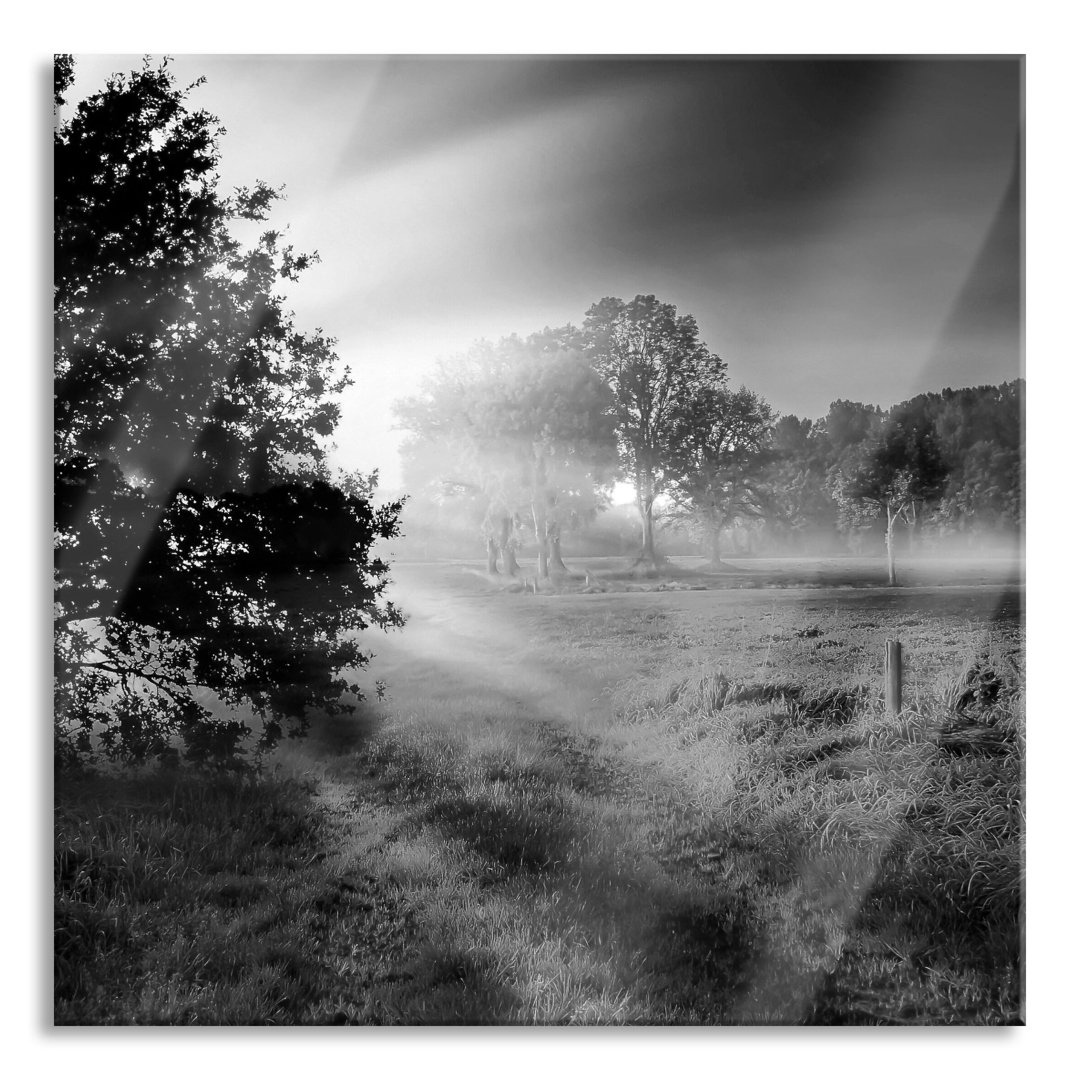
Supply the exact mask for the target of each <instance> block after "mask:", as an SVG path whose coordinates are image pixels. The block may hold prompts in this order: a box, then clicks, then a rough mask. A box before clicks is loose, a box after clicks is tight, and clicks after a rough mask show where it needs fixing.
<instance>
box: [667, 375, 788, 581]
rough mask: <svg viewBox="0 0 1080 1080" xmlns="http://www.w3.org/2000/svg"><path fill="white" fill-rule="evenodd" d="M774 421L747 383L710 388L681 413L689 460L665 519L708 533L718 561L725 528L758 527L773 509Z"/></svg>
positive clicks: (674, 487)
mask: <svg viewBox="0 0 1080 1080" xmlns="http://www.w3.org/2000/svg"><path fill="white" fill-rule="evenodd" d="M773 420H774V413H773V411H772V409H771V408H770V407H769V406H768V404H767V403H766V402H765V400H764V398H761V397H759V396H758V395H757V394H755V393H753V392H752V391H750V390H748V389H747V388H746V387H745V386H743V387H740V388H739V389H738V390H731V389H728V388H726V387H724V388H720V389H716V388H710V387H707V388H705V389H704V390H703V392H702V393H701V394H699V395H698V396H697V397H695V398H694V399H693V401H692V402H691V403H689V404H688V406H687V408H686V409H684V410H683V412H682V413H681V415H680V417H679V421H678V432H677V437H678V439H679V440H681V441H682V443H683V446H684V456H685V460H684V466H683V471H682V472H681V474H680V475H678V476H677V477H676V478H675V479H674V482H673V484H672V488H671V494H672V504H671V508H670V509H669V510H667V511H666V512H665V514H664V518H665V519H666V520H669V521H673V522H678V523H685V524H688V525H689V526H690V527H691V530H692V532H693V533H694V534H696V535H699V536H701V537H703V538H704V539H705V540H706V542H707V543H708V544H709V549H710V552H711V555H712V559H713V561H714V562H719V560H720V543H721V539H722V537H723V534H724V532H725V530H729V529H731V528H732V527H734V526H738V525H744V526H745V525H749V524H753V525H756V524H757V523H759V522H762V521H763V520H764V519H765V518H767V517H768V516H769V514H770V512H771V509H772V499H771V492H770V490H769V485H768V470H769V467H770V465H771V464H772V460H773V457H772V452H771V441H772V422H773Z"/></svg>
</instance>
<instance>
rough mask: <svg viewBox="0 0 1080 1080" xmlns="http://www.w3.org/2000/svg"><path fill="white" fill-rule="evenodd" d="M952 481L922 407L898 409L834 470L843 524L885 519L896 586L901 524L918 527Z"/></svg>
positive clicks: (891, 574)
mask: <svg viewBox="0 0 1080 1080" xmlns="http://www.w3.org/2000/svg"><path fill="white" fill-rule="evenodd" d="M947 478H948V469H947V466H946V464H945V461H944V458H943V457H942V454H941V448H940V445H939V443H938V439H937V435H936V433H935V431H934V429H933V426H932V424H931V423H930V422H929V419H928V417H927V415H926V413H925V411H924V410H923V409H921V408H920V406H919V404H918V403H915V404H914V405H912V404H911V403H904V404H903V405H898V406H896V408H894V409H893V410H892V412H891V413H890V414H889V417H888V419H887V421H886V422H885V424H884V426H883V428H882V429H881V431H880V432H878V433H876V434H871V435H870V436H869V437H868V438H867V439H865V440H864V441H863V442H862V443H860V444H856V445H855V446H852V447H849V448H848V453H847V455H846V457H845V458H844V459H843V460H842V461H841V462H840V463H839V464H838V465H837V466H836V468H835V469H834V471H833V473H832V477H831V483H832V495H833V498H834V499H835V500H836V503H837V505H838V507H839V510H840V514H841V517H842V519H843V520H845V521H848V522H852V523H856V524H858V523H866V522H869V521H873V520H875V519H877V518H879V517H881V516H884V519H885V548H886V555H887V558H888V572H889V584H890V585H895V584H896V558H895V548H894V531H895V526H896V523H897V521H899V520H904V521H906V522H907V523H909V524H911V525H914V523H915V522H916V521H917V519H918V515H919V513H920V512H921V510H922V508H923V506H924V505H925V504H926V503H928V502H930V501H931V500H934V499H936V498H938V497H939V496H940V495H941V493H942V491H943V490H944V488H945V483H946V480H947Z"/></svg>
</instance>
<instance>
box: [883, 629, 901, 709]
mask: <svg viewBox="0 0 1080 1080" xmlns="http://www.w3.org/2000/svg"><path fill="white" fill-rule="evenodd" d="M902 686H903V665H902V661H901V657H900V642H899V641H886V642H885V705H886V708H888V710H889V712H891V713H892V714H893V715H894V716H895V715H896V714H897V713H898V712H899V711H900V708H901V706H902V704H903V694H902V690H901V687H902Z"/></svg>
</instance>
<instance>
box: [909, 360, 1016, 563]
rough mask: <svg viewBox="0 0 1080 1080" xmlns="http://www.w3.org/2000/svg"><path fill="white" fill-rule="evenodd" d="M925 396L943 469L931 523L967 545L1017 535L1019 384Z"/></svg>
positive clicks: (1005, 384) (980, 387) (948, 391)
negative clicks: (940, 493) (989, 537)
mask: <svg viewBox="0 0 1080 1080" xmlns="http://www.w3.org/2000/svg"><path fill="white" fill-rule="evenodd" d="M926 397H927V398H928V399H929V400H930V401H931V403H932V413H933V417H934V424H935V430H936V431H937V433H938V438H939V440H940V443H941V447H942V453H943V455H944V457H945V460H946V463H947V464H948V467H949V483H948V487H947V489H946V491H945V493H944V495H943V497H942V499H941V502H940V504H939V506H938V508H937V511H936V513H935V515H934V522H935V524H936V525H937V526H938V527H939V528H940V529H941V530H942V531H944V532H948V533H959V534H962V535H964V536H966V537H967V538H968V540H969V541H970V542H977V541H978V538H979V537H980V536H986V535H997V536H1009V535H1011V536H1016V535H1018V534H1019V532H1020V530H1021V529H1022V528H1023V525H1024V492H1023V487H1024V442H1023V405H1024V383H1023V380H1020V379H1016V380H1014V381H1013V382H1011V383H1004V384H1002V385H1000V386H978V387H969V388H966V389H963V390H952V389H946V390H943V391H942V392H941V394H934V395H926Z"/></svg>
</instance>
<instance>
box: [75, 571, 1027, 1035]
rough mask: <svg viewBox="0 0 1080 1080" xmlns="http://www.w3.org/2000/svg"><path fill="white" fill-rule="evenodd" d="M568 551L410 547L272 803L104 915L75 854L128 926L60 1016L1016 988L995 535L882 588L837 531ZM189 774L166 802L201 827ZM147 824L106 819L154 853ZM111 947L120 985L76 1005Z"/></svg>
mask: <svg viewBox="0 0 1080 1080" xmlns="http://www.w3.org/2000/svg"><path fill="white" fill-rule="evenodd" d="M586 569H588V570H589V571H590V582H591V588H592V589H593V591H589V592H585V591H583V590H584V588H585V584H584V573H585V570H586ZM571 570H572V572H573V574H574V578H573V579H572V580H571V581H570V582H564V583H563V589H564V591H562V592H560V593H553V592H545V591H544V590H540V591H539V592H537V593H533V592H532V591H531V590H518V589H516V588H514V589H513V590H511V589H508V588H506V587H504V586H507V585H509V583H505V582H502V583H493V582H492V581H491V580H489V579H487V578H486V576H485V575H484V574H483V573H482V572H481V571H482V566H480V565H479V564H477V565H475V566H474V565H470V564H465V563H442V564H426V565H421V564H412V565H410V564H399V565H396V566H395V570H394V576H395V579H396V584H395V589H396V590H397V593H398V596H399V598H400V600H401V603H402V605H403V607H404V608H405V609H406V611H407V612H408V614H409V623H408V625H407V627H406V628H405V629H404V630H403V631H400V632H396V633H393V634H389V635H386V636H383V635H381V634H380V635H372V637H371V640H370V642H369V644H370V645H371V646H372V647H373V648H374V650H375V652H376V654H377V655H376V658H375V660H374V661H373V664H372V666H371V671H370V677H372V678H375V677H377V678H381V679H385V681H386V682H387V684H388V686H389V688H390V690H389V697H388V698H387V700H386V701H384V702H382V703H379V704H375V705H373V704H371V703H364V705H363V706H362V707H361V709H360V711H359V712H358V714H357V715H356V716H354V717H353V718H348V719H342V718H338V719H333V720H331V719H323V720H317V721H316V723H315V725H314V728H313V731H312V734H311V736H310V737H309V738H308V739H306V740H303V741H299V742H292V743H289V744H288V745H287V746H286V747H284V748H283V749H282V750H281V751H280V752H279V753H278V754H277V755H276V757H275V760H274V761H273V762H271V763H268V778H267V780H266V781H264V785H270V786H271V787H273V785H277V787H276V788H274V791H275V795H274V798H275V799H277V802H275V803H274V804H273V806H274V807H275V809H274V810H273V812H272V813H271V812H269V811H266V812H263V809H260V810H258V812H256V811H255V809H253V807H255V806H256V805H257V806H259V807H263V803H262V802H259V799H261V798H262V796H258V797H256V796H253V795H252V794H251V793H250V792H248V793H245V794H238V793H236V792H235V791H233V790H231V789H228V790H226V789H223V790H222V792H221V794H220V801H221V811H220V812H221V813H222V814H223V815H226V814H227V815H231V817H232V819H233V820H236V819H237V817H238V816H239V817H240V818H242V819H243V821H244V822H245V823H246V824H245V825H244V828H240V826H237V830H238V836H237V840H236V850H232V851H228V852H224V853H222V852H217V853H216V854H215V857H214V859H212V860H210V862H211V863H212V864H211V865H201V866H196V865H190V863H191V860H188V863H185V864H184V866H183V867H180V866H179V864H178V865H177V867H175V868H174V870H173V878H172V880H173V881H174V882H175V884H174V886H173V888H172V889H171V890H170V891H167V892H162V891H161V890H158V891H157V893H155V890H154V889H152V888H149V886H147V887H145V888H143V886H142V885H133V886H132V890H133V891H131V892H130V893H129V894H118V893H116V892H115V890H114V894H110V896H106V897H104V899H105V900H106V901H110V902H112V903H113V904H114V907H115V906H116V905H117V904H119V906H120V907H125V908H126V912H127V914H126V915H125V916H123V918H121V915H120V914H119V913H118V912H113V914H112V915H109V914H108V910H107V905H106V908H102V907H101V905H100V904H98V906H97V908H94V903H95V902H96V901H95V900H94V899H93V898H92V897H91V896H90V895H89V892H88V891H87V890H88V887H86V888H84V890H83V893H79V892H78V890H77V889H75V888H74V887H73V886H71V887H69V889H68V892H69V894H70V896H71V897H72V904H75V903H76V902H77V903H81V904H83V905H84V907H87V908H88V909H93V910H94V911H96V914H95V916H94V917H95V918H97V919H99V921H101V920H104V922H105V924H106V929H104V930H102V934H104V939H103V940H106V941H108V940H112V939H111V938H110V937H109V935H110V934H113V937H114V938H116V940H117V941H119V942H120V943H119V944H117V945H116V946H115V948H113V949H111V951H110V949H109V948H107V947H105V946H102V947H101V948H99V950H98V954H94V953H93V951H92V949H91V951H90V952H89V953H88V954H87V955H88V956H89V959H86V958H84V959H83V960H81V961H80V964H81V967H80V968H79V972H80V973H81V974H80V977H81V976H82V975H86V972H87V971H88V970H89V971H92V972H97V971H98V969H99V968H100V973H98V974H94V975H93V976H92V977H88V978H84V979H82V981H78V980H74V981H72V980H73V979H74V976H71V978H70V979H69V982H71V984H72V985H73V986H75V987H76V989H75V990H73V991H72V992H71V993H70V995H69V998H68V999H65V998H64V997H63V993H62V992H61V993H60V994H59V997H58V1018H59V1019H61V1020H63V1019H65V1018H66V1019H68V1020H70V1021H74V1022H78V1020H79V1019H82V1020H83V1022H110V1021H111V1022H131V1021H136V1022H139V1021H142V1022H211V1023H213V1022H223V1020H224V1021H225V1022H241V1023H250V1022H278V1023H412V1024H417V1023H682V1024H713V1023H817V1024H823V1023H826V1024H836V1023H849V1024H850V1023H855V1024H866V1023H893V1024H897V1023H900V1024H905V1023H906V1024H911V1023H969V1024H972V1023H974V1024H987V1023H1009V1022H1016V1021H1017V1020H1018V1018H1019V1016H1020V1013H1021V973H1020V967H1019V955H1020V916H1019V899H1020V862H1021V859H1020V843H1021V834H1022V759H1023V738H1024V725H1023V698H1022V683H1023V678H1022V672H1023V639H1022V627H1021V605H1022V597H1023V590H1022V587H1020V586H1019V584H1018V583H1017V576H1016V572H1015V566H1014V565H1013V564H1011V563H1007V562H1001V563H993V564H984V565H981V566H978V567H971V566H963V567H959V566H957V565H948V564H928V563H923V564H920V565H918V566H908V567H906V568H904V567H902V573H904V577H902V579H901V580H902V581H906V582H909V583H916V584H909V585H907V586H906V587H904V588H900V589H886V588H878V587H867V583H868V582H875V581H876V580H877V576H876V575H878V574H880V573H882V571H881V568H880V567H879V565H878V564H877V563H865V564H861V563H859V562H858V561H856V560H837V561H836V562H835V563H831V564H826V563H817V564H814V565H810V564H807V563H805V562H803V563H796V562H774V563H766V562H763V561H761V560H756V561H750V560H747V561H745V562H738V563H733V564H732V565H731V567H730V569H728V570H727V571H726V572H724V573H721V574H711V575H708V574H701V573H699V572H697V571H696V570H695V566H694V563H693V562H692V561H690V560H684V561H682V562H681V564H676V565H675V566H674V567H673V568H672V573H671V574H669V575H661V577H659V578H658V579H654V580H652V581H649V582H634V581H626V580H623V579H621V578H620V577H619V576H618V575H616V574H615V572H614V570H615V568H614V564H612V563H610V562H605V561H603V560H575V561H572V562H571ZM946 580H947V581H949V582H951V584H947V585H946V584H942V582H943V581H946ZM597 583H599V585H598V584H597ZM887 638H897V639H899V640H900V641H901V642H902V644H903V647H904V657H905V705H904V708H903V710H902V711H901V713H900V715H899V716H892V715H890V714H888V713H887V712H886V710H885V708H884V704H883V702H882V700H881V681H882V662H883V652H884V641H885V640H886V639H887ZM965 695H966V696H965ZM944 731H950V732H953V736H952V737H953V740H954V741H953V743H952V744H951V745H950V746H944V745H943V744H942V732H944ZM968 732H983V733H985V732H991V733H994V734H995V735H996V741H994V740H991V741H990V742H986V741H985V738H984V739H983V741H981V742H980V741H978V740H977V739H975V737H974V736H973V735H972V736H971V737H968V735H967V734H966V733H968ZM93 790H94V789H93V788H92V786H88V787H87V789H86V791H84V792H83V793H82V794H81V795H80V796H79V797H80V798H82V799H83V800H84V803H83V813H82V814H81V816H80V815H79V814H73V815H72V816H71V818H70V819H67V820H69V822H70V824H69V825H68V826H67V827H68V832H67V833H66V834H65V833H64V831H63V830H64V820H65V819H64V817H63V815H60V821H61V836H62V839H63V842H62V843H61V844H60V845H59V846H58V850H65V844H66V850H68V851H70V852H75V853H76V854H73V855H70V856H69V861H73V862H75V863H77V864H78V863H79V858H80V857H81V856H79V855H78V852H80V851H85V849H86V848H87V846H88V845H89V846H90V847H92V843H90V841H91V840H92V836H91V837H89V838H88V836H87V834H86V831H85V829H83V831H82V832H80V828H82V826H81V825H80V826H77V825H76V823H75V819H76V818H79V819H80V821H81V820H84V819H89V818H90V817H91V816H92V815H90V814H89V813H87V812H86V811H85V806H86V800H90V799H92V798H93V797H94V796H93ZM142 797H143V798H144V801H145V799H146V798H147V796H146V795H145V794H144V796H142ZM135 798H136V797H135V796H133V799H135ZM230 800H232V802H230ZM245 800H248V801H245ZM251 800H254V802H252V801H251ZM210 801H212V800H207V806H209V802H210ZM182 802H183V800H182V799H179V798H174V801H173V803H172V804H171V805H172V810H171V811H170V814H169V815H166V819H167V821H168V822H169V823H171V824H170V827H173V826H175V827H176V828H178V829H181V827H182V829H188V832H185V833H183V835H184V836H185V837H187V839H186V840H185V841H184V843H185V844H186V846H188V847H191V846H198V844H197V842H196V840H195V839H194V834H193V833H192V832H191V830H192V829H195V828H196V827H197V823H195V822H186V819H184V820H183V821H182V820H181V819H183V818H184V813H185V811H184V809H183V807H182V805H181V804H182ZM238 806H239V807H241V808H246V809H244V810H243V812H242V813H240V814H238V811H237V807H238ZM213 812H214V811H213V809H212V808H210V809H207V808H206V807H204V817H205V816H212V815H213ZM160 827H161V828H165V826H160ZM268 828H269V829H271V832H272V836H273V842H271V843H266V842H265V839H264V840H263V841H262V842H260V839H259V838H260V836H263V835H264V834H265V833H266V830H267V829H268ZM245 829H247V831H246V832H245V831H244V830H245ZM144 831H145V833H146V835H145V836H144V835H142V834H139V833H138V830H137V829H135V828H134V827H132V829H131V830H130V837H129V838H125V837H124V836H120V837H117V836H112V838H111V839H110V841H109V842H110V843H111V844H112V845H113V846H118V845H119V846H123V844H124V843H129V844H130V845H131V847H132V849H133V852H134V851H135V850H138V851H141V852H145V851H146V850H147V849H148V848H149V847H152V846H153V844H152V843H151V832H152V830H150V829H149V828H147V829H146V830H144ZM158 841H159V842H158V843H157V847H158V848H161V847H163V846H164V845H163V842H162V841H161V838H160V837H159V838H158ZM99 846H100V840H99ZM155 850H156V849H155ZM206 850H207V851H208V852H209V851H211V850H212V845H211V841H210V840H207V841H206ZM131 861H132V860H131V859H129V860H128V862H129V863H130V862H131ZM197 861H198V860H196V862H197ZM207 861H208V860H207V858H205V857H204V858H203V863H207ZM166 862H167V860H166ZM80 865H88V863H87V861H86V860H85V859H84V860H83V862H82V863H81V864H80ZM168 872H169V871H168V869H167V868H166V867H165V866H164V865H163V867H162V868H161V869H160V870H159V871H158V874H159V876H160V874H162V873H168ZM64 874H66V875H67V876H66V877H65V876H64ZM60 880H61V884H62V885H63V884H64V883H65V882H68V883H69V885H70V883H71V882H73V881H75V880H77V872H76V871H72V870H71V869H70V867H68V868H67V869H66V870H64V871H63V872H62V873H61V877H60ZM140 888H142V889H143V892H145V894H146V895H145V896H144V895H142V893H141V892H139V889H140ZM62 891H63V890H62ZM136 894H137V895H136ZM64 895H67V894H64ZM103 895H104V894H103ZM170 905H171V909H170ZM61 907H62V905H61ZM166 909H170V910H166ZM80 911H81V914H80ZM177 912H180V917H178V916H177ZM67 914H68V915H69V916H70V917H71V919H74V920H75V922H76V923H77V924H78V925H82V924H81V923H78V919H76V916H78V918H81V919H83V921H84V922H85V921H87V920H88V919H89V915H87V913H86V912H85V911H82V909H77V908H76V907H74V906H73V907H71V908H70V910H68V911H67ZM109 918H113V919H114V921H115V920H117V919H120V920H121V921H123V920H124V919H126V920H127V921H126V922H124V927H123V933H122V934H120V935H119V937H118V938H117V937H116V933H115V932H114V931H115V927H114V928H113V930H109V929H108V926H109V925H111V924H109V922H108V919H109ZM166 924H167V925H168V928H169V935H171V936H169V937H168V940H165V937H163V935H164V934H165V931H164V929H163V927H164V926H165V925H166ZM65 925H66V924H65ZM72 933H73V934H75V931H72ZM76 939H77V940H76ZM208 939H212V942H213V948H212V949H209V950H208V948H207V940H208ZM72 940H73V941H76V944H78V946H79V948H83V946H84V945H85V941H84V940H83V939H82V938H78V936H77V934H76V935H75V937H73V939H72ZM87 948H89V946H87ZM73 949H74V946H73ZM60 951H61V953H63V950H60ZM74 951H75V953H76V954H77V955H78V956H83V953H78V950H74ZM204 953H205V954H207V957H208V956H209V955H210V954H212V955H213V962H212V963H211V962H210V961H209V959H207V960H206V962H205V963H202V964H201V966H200V962H196V961H195V960H193V959H191V955H189V954H192V955H196V956H202V955H203V954H204ZM95 956H96V959H95V958H94V957H95ZM185 957H186V959H185ZM229 958H231V959H229ZM105 959H108V960H109V963H106V962H105ZM110 963H111V964H112V967H110V966H109V965H110ZM95 965H96V966H95ZM76 966H78V965H76ZM114 969H115V970H116V971H119V972H126V975H124V979H126V982H123V981H121V980H120V976H119V975H115V974H114V975H112V976H110V974H109V972H110V971H113V970H114ZM68 974H69V975H70V973H68ZM109 978H114V979H115V980H117V985H118V986H121V985H122V986H124V987H126V989H123V990H117V991H116V992H115V993H114V994H113V997H114V998H115V1000H112V1002H111V1004H109V1005H107V1006H106V1005H100V1004H99V1005H97V1006H94V1008H93V1009H89V1012H88V1011H87V1010H88V1008H89V1007H88V1006H87V1005H86V1001H87V999H88V998H90V997H92V996H93V990H92V988H93V986H95V985H102V984H105V983H107V982H108V980H109ZM62 982H63V980H61V983H62ZM106 997H108V995H106ZM95 1010H96V1011H95ZM163 1018H164V1019H163Z"/></svg>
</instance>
